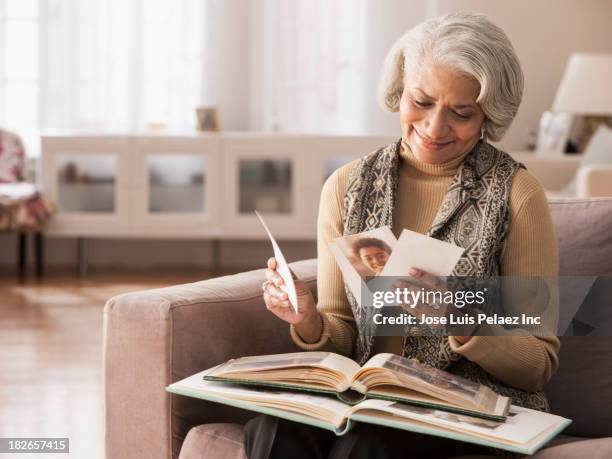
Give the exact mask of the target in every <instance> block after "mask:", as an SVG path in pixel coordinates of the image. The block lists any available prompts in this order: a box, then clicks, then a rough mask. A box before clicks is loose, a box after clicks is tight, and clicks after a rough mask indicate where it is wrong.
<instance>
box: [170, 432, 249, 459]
mask: <svg viewBox="0 0 612 459" xmlns="http://www.w3.org/2000/svg"><path fill="white" fill-rule="evenodd" d="M243 436H244V432H243V427H242V426H241V425H240V424H204V425H199V426H196V427H194V428H193V429H191V430H190V431H189V433H188V434H187V437H185V441H184V442H183V446H182V447H181V454H180V455H179V459H201V458H203V457H207V458H211V459H214V458H223V459H246V455H245V454H244V448H243V446H242V439H243Z"/></svg>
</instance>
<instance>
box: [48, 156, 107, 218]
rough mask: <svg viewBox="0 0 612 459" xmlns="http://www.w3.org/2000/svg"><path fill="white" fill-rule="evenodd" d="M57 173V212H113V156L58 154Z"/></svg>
mask: <svg viewBox="0 0 612 459" xmlns="http://www.w3.org/2000/svg"><path fill="white" fill-rule="evenodd" d="M57 171H58V175H59V177H58V178H59V198H58V199H59V208H60V211H62V212H114V211H115V193H116V190H115V181H116V174H117V158H116V156H115V155H108V154H96V155H90V154H88V155H78V154H71V155H68V154H66V155H59V157H58V161H57Z"/></svg>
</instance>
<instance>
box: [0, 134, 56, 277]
mask: <svg viewBox="0 0 612 459" xmlns="http://www.w3.org/2000/svg"><path fill="white" fill-rule="evenodd" d="M25 158H26V156H25V149H24V147H23V142H22V141H21V139H20V137H19V136H18V135H17V134H14V133H12V132H9V131H5V130H2V129H0V231H14V232H16V233H17V237H18V248H17V267H18V274H19V277H24V275H25V271H26V260H27V253H26V249H27V235H28V234H30V233H32V234H33V235H34V246H35V252H36V274H37V275H38V276H39V277H40V276H42V275H43V236H42V232H41V229H42V227H43V225H44V224H45V222H46V221H47V220H48V219H49V218H50V217H51V215H52V213H53V209H54V206H53V205H52V204H51V203H50V202H49V201H48V200H47V199H46V198H45V197H44V196H43V195H42V194H41V193H40V191H39V190H38V189H37V188H36V186H35V185H33V184H30V183H26V182H25V181H24V180H25V177H24V171H25Z"/></svg>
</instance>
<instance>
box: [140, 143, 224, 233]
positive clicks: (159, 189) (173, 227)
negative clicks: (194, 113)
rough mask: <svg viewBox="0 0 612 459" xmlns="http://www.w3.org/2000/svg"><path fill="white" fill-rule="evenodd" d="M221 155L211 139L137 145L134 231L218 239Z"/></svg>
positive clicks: (217, 146)
mask: <svg viewBox="0 0 612 459" xmlns="http://www.w3.org/2000/svg"><path fill="white" fill-rule="evenodd" d="M218 150H219V141H218V140H217V139H216V138H215V137H213V136H211V137H206V136H203V137H197V136H196V137H182V138H181V137H151V138H144V137H142V138H138V139H137V140H135V142H134V145H133V154H132V157H133V158H134V160H135V176H134V178H135V183H134V187H133V198H134V201H133V202H134V208H133V212H132V226H133V228H134V229H136V230H138V232H140V233H141V234H147V235H150V236H159V237H165V236H168V237H195V238H197V237H203V236H212V235H217V234H218V229H219V192H218V183H219V182H218V180H219V169H220V167H219V164H218V161H219V152H218Z"/></svg>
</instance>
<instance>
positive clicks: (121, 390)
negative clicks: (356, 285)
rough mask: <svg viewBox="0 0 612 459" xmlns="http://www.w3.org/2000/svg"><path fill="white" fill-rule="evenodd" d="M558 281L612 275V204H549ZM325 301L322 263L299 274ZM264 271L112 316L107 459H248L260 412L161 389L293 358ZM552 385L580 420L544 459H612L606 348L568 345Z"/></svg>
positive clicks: (554, 398)
mask: <svg viewBox="0 0 612 459" xmlns="http://www.w3.org/2000/svg"><path fill="white" fill-rule="evenodd" d="M550 208H551V212H552V216H553V219H554V222H555V226H556V231H557V236H558V239H559V251H560V272H561V275H565V276H569V275H577V276H584V275H608V276H609V275H612V199H605V198H602V199H595V198H592V199H570V200H558V201H553V202H551V203H550ZM292 268H293V270H294V271H295V273H296V274H297V276H298V277H299V278H301V279H304V280H305V281H306V282H307V283H308V285H309V287H310V289H311V290H312V291H313V292H315V293H316V260H307V261H301V262H297V263H293V264H292ZM263 280H264V270H263V269H260V270H256V271H251V272H247V273H242V274H237V275H234V276H226V277H221V278H217V279H211V280H208V281H203V282H196V283H193V284H187V285H177V286H173V287H168V288H162V289H156V290H148V291H141V292H134V293H127V294H124V295H120V296H117V297H115V298H112V299H110V300H109V301H108V302H107V304H106V307H105V310H104V345H103V346H104V351H103V353H104V357H103V359H104V387H105V445H106V455H107V457H108V458H116V457H147V458H160V459H161V458H164V459H166V458H171V457H172V458H177V457H179V454H180V459H192V458H196V457H197V458H200V457H207V458H208V457H210V458H216V457H219V458H224V459H228V458H243V457H244V451H243V448H242V435H243V432H242V424H243V423H244V422H245V421H246V420H247V419H249V418H251V417H252V416H254V413H252V412H248V411H242V410H238V409H235V408H231V407H226V406H223V405H220V404H214V403H210V402H204V401H201V400H196V399H192V398H188V397H181V396H176V395H170V394H168V393H166V392H165V391H164V388H165V387H166V386H167V385H168V384H170V383H172V382H174V381H177V380H180V379H183V378H185V377H187V376H190V375H192V374H194V373H196V372H198V371H201V370H203V369H205V368H209V367H212V366H214V365H217V364H220V363H222V362H224V361H226V360H228V359H230V358H235V357H240V356H245V355H262V354H273V353H281V352H295V351H299V349H298V348H297V347H296V346H295V345H294V344H293V342H292V341H291V339H290V337H289V330H288V326H287V324H285V323H284V322H282V321H280V320H279V319H277V318H276V317H275V316H273V315H272V314H270V313H269V312H268V311H267V310H266V308H265V306H264V303H263V300H262V295H261V282H262V281H263ZM561 342H562V344H561V354H560V367H559V371H558V372H557V374H556V375H555V376H554V377H553V378H552V380H551V381H550V383H549V384H548V386H547V393H548V396H549V400H550V403H551V407H552V411H553V412H554V413H557V414H560V415H562V416H566V417H569V418H571V419H573V420H574V422H573V424H572V425H571V426H569V428H568V429H566V431H564V432H563V435H561V436H559V437H557V438H556V439H555V440H554V441H553V443H551V444H550V445H549V446H548V447H547V448H545V449H544V450H542V451H541V452H539V453H538V454H536V455H535V456H534V457H536V458H537V459H552V458H555V459H559V458H572V459H582V458H584V457H601V458H603V457H612V412H611V411H610V410H609V409H608V407H609V406H610V405H611V404H612V360H611V359H610V358H609V350H610V346H611V345H612V338H609V337H588V336H587V337H562V338H561Z"/></svg>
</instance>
